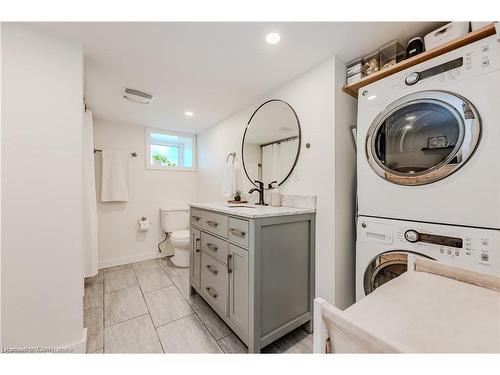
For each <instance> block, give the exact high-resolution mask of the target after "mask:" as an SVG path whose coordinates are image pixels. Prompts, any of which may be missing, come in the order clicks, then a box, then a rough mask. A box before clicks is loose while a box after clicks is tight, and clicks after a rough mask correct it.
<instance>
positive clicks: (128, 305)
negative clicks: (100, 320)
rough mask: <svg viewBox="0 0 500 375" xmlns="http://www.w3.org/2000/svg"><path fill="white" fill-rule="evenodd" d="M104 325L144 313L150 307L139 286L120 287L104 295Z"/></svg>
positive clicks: (107, 325)
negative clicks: (147, 305) (145, 301)
mask: <svg viewBox="0 0 500 375" xmlns="http://www.w3.org/2000/svg"><path fill="white" fill-rule="evenodd" d="M104 306H105V307H104V326H105V327H109V326H111V325H114V324H117V323H121V322H123V321H125V320H129V319H132V318H135V317H137V316H140V315H144V314H146V313H147V312H148V308H147V307H146V304H145V303H144V298H143V297H142V292H141V290H140V289H139V287H138V286H135V287H133V288H127V289H120V290H116V291H114V292H110V293H106V294H105V295H104Z"/></svg>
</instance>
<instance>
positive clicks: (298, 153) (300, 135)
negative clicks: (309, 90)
mask: <svg viewBox="0 0 500 375" xmlns="http://www.w3.org/2000/svg"><path fill="white" fill-rule="evenodd" d="M271 102H280V103H284V104H286V105H287V106H288V108H290V110H291V111H292V113H293V115H294V116H295V119H296V120H297V126H298V128H299V147H298V148H297V155H295V160H294V161H293V165H292V168H290V172H288V174H287V175H286V176H285V178H284V179H283V181H281V182H278V186H281V185H282V184H283V183H284V182H285V181H286V180H288V177H290V175H291V174H292V172H293V170H294V169H295V166H296V165H297V161H298V160H299V155H300V147H301V146H302V129H301V127H300V120H299V116H297V112H295V109H293V107H292V106H291V105H290V104H289V103H287V102H285V101H284V100H281V99H270V100H267V101H265V102H264V103H262V104H261V105H259V106H258V107H257V109H256V110H255V111H254V112H253V113H252V116H250V119H249V120H248V122H247V126H246V127H245V132H244V133H243V139H242V141H241V164H243V170H244V171H245V175H246V176H247V178H248V181H250V182H251V184H252V185H253V186H255V187H258V185H257V184H256V183H255V182H254V181H253V180H252V179H251V178H250V176H249V175H248V172H247V168H246V167H245V154H244V152H243V150H244V148H245V137H246V135H247V131H248V128H249V127H250V123H251V122H252V119H253V118H254V116H255V114H256V113H257V112H258V111H259V109H260V108H261V107H263V106H265V105H266V104H268V103H271ZM264 189H267V187H266V186H264Z"/></svg>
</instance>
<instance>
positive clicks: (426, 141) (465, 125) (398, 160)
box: [366, 91, 481, 185]
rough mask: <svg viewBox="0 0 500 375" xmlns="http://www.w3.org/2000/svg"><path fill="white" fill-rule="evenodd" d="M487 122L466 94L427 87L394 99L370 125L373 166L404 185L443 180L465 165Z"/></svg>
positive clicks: (368, 147)
mask: <svg viewBox="0 0 500 375" xmlns="http://www.w3.org/2000/svg"><path fill="white" fill-rule="evenodd" d="M480 133H481V122H480V118H479V114H478V112H477V110H476V109H475V108H474V106H473V105H472V104H471V103H470V102H469V101H468V100H467V99H465V98H463V97H461V96H459V95H456V94H453V93H449V92H445V91H421V92H417V93H413V94H410V95H407V96H405V97H403V98H401V99H399V100H397V101H395V102H393V103H391V104H390V105H389V106H388V107H387V108H386V109H385V110H384V111H382V112H381V113H380V114H379V115H378V116H377V118H376V119H375V121H374V122H373V123H372V125H371V127H370V129H369V130H368V135H367V139H366V153H367V158H368V162H369V164H370V165H371V167H372V169H373V170H374V171H375V172H376V173H377V174H378V175H379V176H381V177H382V178H384V179H386V180H387V181H390V182H392V183H396V184H400V185H423V184H428V183H431V182H435V181H438V180H440V179H442V178H444V177H446V176H448V175H450V174H451V173H453V172H454V171H456V170H457V169H458V168H460V167H461V166H462V165H463V164H464V163H465V162H466V161H467V159H469V157H470V156H471V155H472V153H473V152H474V150H475V148H476V146H477V144H478V142H479V138H480Z"/></svg>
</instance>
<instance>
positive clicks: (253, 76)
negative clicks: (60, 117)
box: [35, 22, 442, 133]
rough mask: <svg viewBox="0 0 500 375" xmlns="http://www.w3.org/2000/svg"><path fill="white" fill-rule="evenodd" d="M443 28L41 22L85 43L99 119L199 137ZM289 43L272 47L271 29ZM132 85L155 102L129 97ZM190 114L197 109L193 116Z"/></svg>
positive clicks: (88, 81) (90, 95)
mask: <svg viewBox="0 0 500 375" xmlns="http://www.w3.org/2000/svg"><path fill="white" fill-rule="evenodd" d="M441 24H442V23H425V22H380V23H375V22H371V23H368V22H348V23H345V22H344V23H342V22H328V23H312V22H311V23H292V22H290V23H280V22H278V23H268V22H260V23H259V22H242V23H222V22H220V23H172V22H162V23H154V22H71V23H70V22H62V23H35V25H36V26H37V27H39V28H42V29H45V30H47V31H50V32H54V33H57V34H62V35H63V36H65V37H66V38H69V39H72V40H77V41H80V42H82V44H83V49H84V54H85V97H86V99H87V103H88V106H89V108H90V109H91V110H92V111H93V112H94V115H95V116H96V117H97V118H100V119H105V120H110V121H116V122H122V123H128V124H135V125H141V126H151V127H156V128H163V129H170V130H176V131H184V132H194V133H198V132H200V131H202V130H203V129H206V128H207V127H210V126H212V125H214V124H216V123H217V122H219V121H221V120H223V119H224V118H226V117H228V116H230V115H231V114H233V113H236V112H238V111H239V110H241V109H243V108H246V107H248V106H249V105H251V104H254V103H255V101H256V100H258V98H259V97H260V96H262V95H263V94H265V93H266V92H268V91H270V90H273V89H275V88H277V87H279V86H281V85H283V84H285V83H286V82H287V81H289V80H291V79H293V78H294V77H297V76H298V75H300V74H301V73H302V72H305V71H306V70H308V69H310V68H312V67H313V66H314V65H316V64H318V63H320V62H322V61H324V60H326V59H327V58H328V57H329V56H332V55H334V54H336V55H337V56H338V57H340V58H341V59H342V60H344V61H348V60H351V59H354V58H356V57H358V56H361V55H366V54H368V53H370V52H372V51H373V50H375V49H377V48H378V47H380V46H381V45H383V44H385V43H386V42H389V41H391V40H394V39H398V40H399V41H400V42H403V43H406V42H407V40H408V39H410V38H411V37H412V36H414V35H424V34H425V33H427V32H429V31H431V30H432V29H434V28H436V27H437V26H439V25H441ZM273 31H275V32H278V33H279V34H280V35H281V41H280V43H278V44H275V45H270V44H268V43H266V42H265V36H266V35H267V34H268V33H269V32H273ZM125 87H129V88H133V89H137V90H141V91H145V92H148V93H151V94H153V95H154V96H155V98H154V101H153V102H152V103H151V104H149V105H142V104H137V103H133V102H130V101H127V100H125V99H123V98H122V95H121V93H122V90H123V89H124V88H125ZM185 111H192V112H194V114H195V115H194V116H192V117H186V116H185V115H184V112H185Z"/></svg>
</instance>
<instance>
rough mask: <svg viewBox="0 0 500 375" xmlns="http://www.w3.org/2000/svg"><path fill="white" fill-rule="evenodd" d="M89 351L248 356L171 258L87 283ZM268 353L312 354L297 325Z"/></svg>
mask: <svg viewBox="0 0 500 375" xmlns="http://www.w3.org/2000/svg"><path fill="white" fill-rule="evenodd" d="M83 308H84V323H85V327H87V353H246V352H247V348H246V346H245V345H244V344H243V343H242V342H241V341H240V340H239V339H238V338H237V337H236V335H235V334H234V333H233V332H232V331H231V330H230V328H229V327H228V326H227V325H226V324H225V323H224V322H223V321H222V320H221V319H220V318H219V317H218V316H217V314H216V313H215V312H214V311H213V310H212V309H211V307H210V306H209V305H208V304H207V303H206V302H205V301H204V300H203V299H202V298H201V297H199V296H198V295H196V296H190V295H189V269H187V268H179V267H176V266H175V265H174V264H173V263H172V262H171V261H170V260H169V259H168V258H163V259H153V260H147V261H143V262H138V263H133V264H126V265H122V266H117V267H112V268H107V269H104V270H100V271H99V274H98V275H96V276H94V277H92V278H88V279H86V280H85V296H84V302H83ZM262 352H264V353H311V352H312V335H310V334H307V333H306V331H305V330H304V329H303V328H302V327H299V328H298V329H296V330H295V331H292V332H290V333H289V334H288V335H286V336H284V337H282V338H281V339H279V340H277V341H275V342H274V343H272V344H271V345H269V346H267V347H265V348H264V349H263V350H262Z"/></svg>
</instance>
